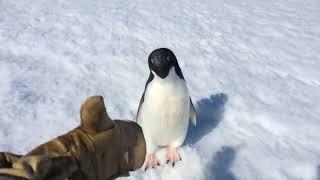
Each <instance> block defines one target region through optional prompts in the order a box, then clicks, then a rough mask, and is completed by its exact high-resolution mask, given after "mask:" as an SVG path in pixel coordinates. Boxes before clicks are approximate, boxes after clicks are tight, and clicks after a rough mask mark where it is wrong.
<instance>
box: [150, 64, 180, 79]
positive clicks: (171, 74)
mask: <svg viewBox="0 0 320 180" xmlns="http://www.w3.org/2000/svg"><path fill="white" fill-rule="evenodd" d="M152 73H153V75H154V78H155V80H156V81H158V82H161V83H176V82H180V81H183V79H181V78H180V77H179V76H178V75H177V73H176V70H175V67H174V66H173V67H171V69H170V71H169V73H168V75H167V76H166V77H165V78H163V79H162V78H161V77H159V76H158V75H157V74H156V73H155V72H153V71H152Z"/></svg>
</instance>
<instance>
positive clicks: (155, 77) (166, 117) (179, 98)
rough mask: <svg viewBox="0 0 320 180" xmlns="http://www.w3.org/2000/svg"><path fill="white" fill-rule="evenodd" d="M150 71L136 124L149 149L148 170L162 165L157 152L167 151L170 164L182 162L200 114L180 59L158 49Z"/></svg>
mask: <svg viewBox="0 0 320 180" xmlns="http://www.w3.org/2000/svg"><path fill="white" fill-rule="evenodd" d="M148 65H149V70H150V75H149V78H148V80H147V82H146V85H145V89H144V92H143V94H142V97H141V100H140V104H139V108H138V112H137V116H136V121H137V123H138V124H139V125H140V126H141V128H142V130H143V132H144V136H145V140H146V146H147V154H146V161H145V170H147V169H149V168H155V167H156V166H159V165H160V161H159V160H158V158H157V157H156V152H157V151H158V150H160V149H162V148H166V149H167V150H166V151H167V152H166V163H167V164H168V163H171V164H172V166H173V167H174V166H175V163H176V162H177V161H179V160H182V158H181V156H180V154H179V152H178V149H179V147H180V146H181V145H182V144H183V142H184V140H185V138H186V134H187V130H188V125H189V120H191V122H192V124H193V125H194V126H196V111H195V108H194V105H193V103H192V100H191V98H190V95H189V91H188V87H187V83H186V80H185V78H184V76H183V74H182V71H181V69H180V66H179V64H178V61H177V58H176V56H175V55H174V53H173V52H172V51H171V50H170V49H167V48H159V49H155V50H154V51H152V52H151V54H150V55H149V57H148Z"/></svg>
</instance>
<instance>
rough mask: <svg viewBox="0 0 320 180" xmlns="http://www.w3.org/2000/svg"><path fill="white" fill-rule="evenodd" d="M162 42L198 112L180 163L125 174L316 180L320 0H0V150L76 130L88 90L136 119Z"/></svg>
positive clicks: (319, 164) (22, 148) (116, 112)
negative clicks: (151, 62)
mask: <svg viewBox="0 0 320 180" xmlns="http://www.w3.org/2000/svg"><path fill="white" fill-rule="evenodd" d="M158 47H169V48H170V49H172V50H173V51H174V52H175V54H176V56H177V58H178V60H179V62H180V66H181V68H182V71H183V73H184V75H185V77H186V80H187V82H188V85H189V89H190V92H191V95H192V98H193V101H194V102H195V104H196V106H197V111H198V119H199V123H198V127H197V128H190V129H189V130H190V131H189V135H188V138H187V140H186V143H185V146H184V147H183V148H182V149H181V153H182V155H183V161H182V162H181V163H178V164H177V166H176V167H175V168H172V167H169V166H165V165H164V166H163V167H160V168H158V169H156V170H150V171H147V172H143V171H142V170H141V171H138V172H134V173H132V176H131V177H129V178H128V179H130V180H137V179H145V180H149V179H150V180H156V179H176V180H179V179H190V180H193V179H200V180H201V179H208V180H214V179H215V180H235V179H239V180H271V179H272V180H285V179H290V180H319V179H320V133H319V131H320V1H319V0H266V1H262V0H261V1H257V0H242V1H235V0H201V1H191V0H190V1H186V0H176V1H171V0H155V1H148V0H138V1H127V0H113V1H103V0H81V1H79V0H72V1H67V0H50V1H48V0H0V151H12V152H15V153H25V152H27V151H28V150H30V149H32V148H33V147H35V146H36V145H38V144H40V143H43V142H45V141H47V140H49V139H51V138H53V137H55V136H57V135H59V134H62V133H65V132H66V131H68V130H71V129H72V128H74V127H75V126H76V125H77V124H78V123H79V107H80V105H81V103H82V102H83V101H84V100H85V99H86V97H88V96H91V95H95V94H101V95H103V96H104V97H105V102H106V105H107V108H108V111H109V114H110V115H111V116H112V117H114V118H121V119H131V120H133V119H134V117H135V114H136V110H137V107H138V103H139V99H140V97H141V94H142V91H143V88H144V84H145V81H146V79H147V77H148V66H147V56H148V54H149V53H150V52H151V51H152V50H153V49H155V48H158ZM122 179H126V178H122Z"/></svg>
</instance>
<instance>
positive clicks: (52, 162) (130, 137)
mask: <svg viewBox="0 0 320 180" xmlns="http://www.w3.org/2000/svg"><path fill="white" fill-rule="evenodd" d="M80 116H81V125H80V126H79V127H77V128H75V129H74V130H72V131H70V132H69V133H67V134H65V135H62V136H59V137H57V138H55V139H53V140H52V141H49V142H47V143H45V144H43V145H41V146H39V147H37V148H36V149H34V150H32V151H31V152H29V153H28V154H26V155H25V156H22V157H19V156H13V157H12V158H6V162H3V164H6V165H7V166H9V168H0V177H1V174H3V175H14V176H16V177H23V178H26V179H32V180H35V179H39V180H40V179H45V180H49V179H51V178H53V179H54V180H60V179H61V180H64V179H65V178H66V177H68V180H106V179H114V178H116V177H119V176H128V175H129V171H133V170H136V169H138V168H140V167H141V166H142V165H143V163H144V158H145V154H146V146H145V140H144V136H143V133H142V130H141V128H140V126H139V125H138V124H137V123H135V122H132V121H119V120H115V121H112V120H111V119H110V118H109V116H108V114H107V112H106V108H105V105H104V102H103V98H102V97H101V96H93V97H90V98H89V99H88V100H86V102H85V103H84V104H83V105H82V106H81V110H80ZM6 155H7V156H9V155H8V154H6ZM0 163H1V156H0ZM10 166H11V167H10ZM0 180H1V179H0Z"/></svg>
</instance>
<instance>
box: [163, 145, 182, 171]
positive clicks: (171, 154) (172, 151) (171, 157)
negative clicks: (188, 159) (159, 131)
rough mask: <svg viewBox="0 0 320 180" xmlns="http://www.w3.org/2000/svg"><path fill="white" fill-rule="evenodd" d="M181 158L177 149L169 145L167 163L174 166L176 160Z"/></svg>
mask: <svg viewBox="0 0 320 180" xmlns="http://www.w3.org/2000/svg"><path fill="white" fill-rule="evenodd" d="M181 160H182V158H181V156H180V154H179V152H178V149H177V148H175V147H169V149H168V152H167V162H166V163H167V164H168V163H172V167H174V166H175V163H176V162H177V161H181Z"/></svg>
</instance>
